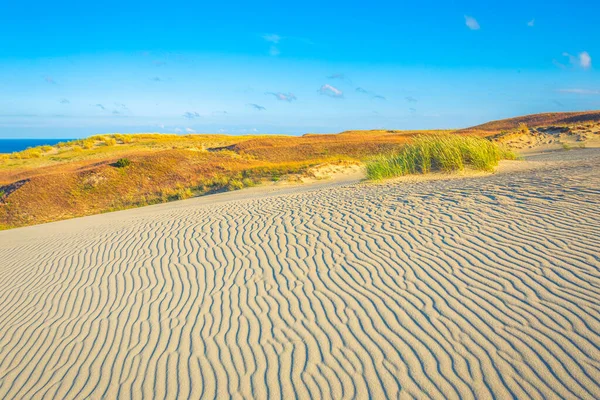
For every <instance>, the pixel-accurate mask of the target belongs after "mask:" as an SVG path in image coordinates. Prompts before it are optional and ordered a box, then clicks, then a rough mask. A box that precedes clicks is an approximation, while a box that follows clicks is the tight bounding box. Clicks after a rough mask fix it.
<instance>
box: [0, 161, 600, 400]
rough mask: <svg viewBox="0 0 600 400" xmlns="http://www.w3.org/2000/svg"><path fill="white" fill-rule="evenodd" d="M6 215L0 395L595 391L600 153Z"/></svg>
mask: <svg viewBox="0 0 600 400" xmlns="http://www.w3.org/2000/svg"><path fill="white" fill-rule="evenodd" d="M585 155H586V158H587V160H581V159H579V160H577V159H576V160H571V161H567V162H564V163H562V164H559V165H558V166H554V167H553V168H552V169H550V170H546V169H542V170H536V171H526V172H518V173H514V174H505V175H496V176H492V177H487V178H478V179H468V180H455V181H438V182H423V183H415V184H408V185H407V184H403V185H400V184H397V183H386V184H381V185H372V184H369V185H365V184H357V185H351V186H342V187H329V188H325V189H320V190H315V191H310V192H304V193H303V192H298V193H291V194H285V195H276V196H266V197H262V198H255V199H246V200H244V199H241V200H236V201H227V202H222V203H220V204H213V205H210V204H208V205H207V204H204V203H201V202H200V201H199V200H196V199H194V200H191V201H186V202H180V203H177V204H172V205H168V206H163V207H158V208H155V209H154V211H153V212H148V211H145V212H140V211H139V210H133V211H127V212H123V213H117V214H113V215H111V216H106V219H104V218H103V217H94V218H93V219H89V218H83V219H79V220H74V221H65V222H61V223H56V224H49V225H46V226H44V227H33V228H24V229H17V230H13V231H7V232H2V233H0V398H3V399H12V398H19V399H25V398H28V399H29V398H60V399H72V398H78V399H87V398H115V397H122V398H130V397H131V398H153V397H156V398H230V397H233V398H266V397H269V398H281V397H284V396H285V397H287V398H302V399H303V398H308V397H312V398H374V399H380V398H399V397H402V398H404V397H406V398H413V397H414V398H454V399H459V398H464V399H466V398H475V397H477V398H511V397H517V398H540V399H541V398H575V397H577V398H589V399H592V398H599V397H600V383H599V381H600V348H599V346H600V256H599V254H600V253H599V251H598V249H599V247H600V211H599V210H600V157H599V156H598V152H593V151H589V152H585Z"/></svg>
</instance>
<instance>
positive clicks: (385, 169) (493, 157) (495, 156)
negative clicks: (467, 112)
mask: <svg viewBox="0 0 600 400" xmlns="http://www.w3.org/2000/svg"><path fill="white" fill-rule="evenodd" d="M515 158H516V155H515V154H514V153H512V152H510V151H508V150H504V149H502V148H500V147H499V146H498V145H497V144H495V143H493V142H491V141H489V140H487V139H482V138H478V137H474V136H464V135H449V134H448V135H420V136H417V137H415V139H414V141H413V142H412V143H410V144H407V145H405V146H404V147H402V148H401V149H400V150H399V151H397V152H395V153H391V154H387V155H379V156H376V157H374V158H373V159H371V160H369V161H368V162H367V165H366V168H367V177H368V178H369V179H374V180H379V179H384V178H390V177H394V176H402V175H408V174H426V173H429V172H431V171H443V172H452V171H460V170H463V169H464V168H465V166H470V167H472V168H474V169H477V170H481V171H493V170H494V168H495V167H496V166H497V165H498V162H499V161H500V160H501V159H515Z"/></svg>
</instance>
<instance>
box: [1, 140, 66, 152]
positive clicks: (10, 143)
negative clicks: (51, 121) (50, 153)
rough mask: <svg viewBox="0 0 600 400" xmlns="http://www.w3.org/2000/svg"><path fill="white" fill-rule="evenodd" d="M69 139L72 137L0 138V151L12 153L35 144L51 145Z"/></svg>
mask: <svg viewBox="0 0 600 400" xmlns="http://www.w3.org/2000/svg"><path fill="white" fill-rule="evenodd" d="M70 140H73V139H0V153H14V152H15V151H21V150H25V149H27V148H29V147H36V146H44V145H50V146H52V145H53V144H56V143H58V142H68V141H70Z"/></svg>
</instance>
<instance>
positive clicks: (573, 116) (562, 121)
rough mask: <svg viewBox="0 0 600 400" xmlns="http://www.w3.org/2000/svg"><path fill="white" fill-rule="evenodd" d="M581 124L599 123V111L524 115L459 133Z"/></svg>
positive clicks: (462, 130)
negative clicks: (520, 125) (525, 126)
mask: <svg viewBox="0 0 600 400" xmlns="http://www.w3.org/2000/svg"><path fill="white" fill-rule="evenodd" d="M583 122H600V111H582V112H554V113H542V114H531V115H524V116H522V117H516V118H507V119H501V120H498V121H491V122H486V123H485V124H481V125H477V126H472V127H470V128H466V129H461V130H459V131H457V132H459V133H474V132H481V133H498V132H500V131H508V130H512V129H516V128H518V127H519V124H525V125H527V126H528V127H530V128H537V127H541V126H550V125H569V124H577V123H583Z"/></svg>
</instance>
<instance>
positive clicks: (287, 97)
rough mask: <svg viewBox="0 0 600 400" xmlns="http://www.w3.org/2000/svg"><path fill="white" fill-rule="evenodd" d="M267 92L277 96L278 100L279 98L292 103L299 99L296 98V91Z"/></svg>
mask: <svg viewBox="0 0 600 400" xmlns="http://www.w3.org/2000/svg"><path fill="white" fill-rule="evenodd" d="M265 94H270V95H273V96H275V98H276V99H277V100H279V101H287V102H288V103H291V102H292V101H294V100H297V99H296V95H294V93H281V92H277V93H275V92H267V93H265Z"/></svg>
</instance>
